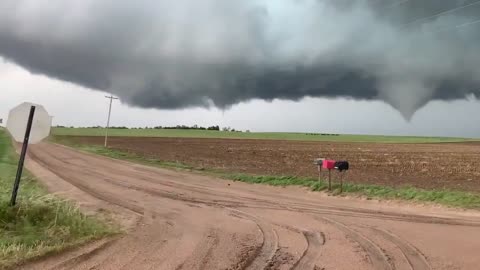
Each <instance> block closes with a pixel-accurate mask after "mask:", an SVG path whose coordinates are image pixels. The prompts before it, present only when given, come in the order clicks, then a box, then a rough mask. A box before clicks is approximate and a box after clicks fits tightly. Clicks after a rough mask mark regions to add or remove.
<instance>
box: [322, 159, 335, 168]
mask: <svg viewBox="0 0 480 270" xmlns="http://www.w3.org/2000/svg"><path fill="white" fill-rule="evenodd" d="M322 166H323V168H324V169H329V170H331V169H334V168H335V160H329V159H326V160H324V161H323V164H322Z"/></svg>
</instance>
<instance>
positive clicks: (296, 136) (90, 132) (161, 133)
mask: <svg viewBox="0 0 480 270" xmlns="http://www.w3.org/2000/svg"><path fill="white" fill-rule="evenodd" d="M52 134H53V135H67V136H104V135H105V130H104V129H101V128H54V129H53V132H52ZM109 135H110V136H124V137H178V138H226V139H270V140H299V141H331V142H378V143H441V142H463V141H470V140H472V139H467V138H449V137H418V136H381V135H338V136H332V135H308V134H307V133H286V132H226V131H208V130H182V129H110V130H109Z"/></svg>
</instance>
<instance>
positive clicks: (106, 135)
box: [105, 95, 118, 148]
mask: <svg viewBox="0 0 480 270" xmlns="http://www.w3.org/2000/svg"><path fill="white" fill-rule="evenodd" d="M105 98H108V99H110V106H109V107H108V119H107V127H106V128H105V148H106V147H108V129H109V128H110V115H111V114H112V103H113V100H114V99H118V98H117V97H114V96H112V95H110V96H105Z"/></svg>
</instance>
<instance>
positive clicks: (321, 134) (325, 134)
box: [305, 133, 340, 136]
mask: <svg viewBox="0 0 480 270" xmlns="http://www.w3.org/2000/svg"><path fill="white" fill-rule="evenodd" d="M305 135H311V136H340V134H330V133H305Z"/></svg>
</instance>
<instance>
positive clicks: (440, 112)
mask: <svg viewBox="0 0 480 270" xmlns="http://www.w3.org/2000/svg"><path fill="white" fill-rule="evenodd" d="M0 82H1V85H2V90H1V93H2V97H1V98H0V118H4V119H5V118H6V117H7V114H8V110H9V109H10V108H12V107H14V106H16V105H17V104H20V103H21V102H24V101H31V102H36V103H40V104H43V105H44V106H45V107H46V108H47V110H48V111H49V113H50V114H52V115H54V116H55V118H54V124H61V125H75V126H93V125H105V122H106V116H107V109H108V100H107V99H106V98H104V95H105V94H104V93H103V92H99V91H93V90H89V89H86V88H83V87H80V86H76V85H74V84H71V83H65V82H62V81H59V80H55V79H50V78H48V77H46V76H42V75H33V74H31V73H29V72H28V71H26V70H25V69H23V68H21V67H19V66H17V65H15V64H12V63H6V62H4V61H1V62H0ZM478 115H480V102H478V101H474V100H470V101H455V102H438V101H437V102H432V103H430V104H428V105H427V106H426V107H424V108H422V109H420V110H419V111H418V112H417V113H416V114H415V115H414V117H413V118H412V120H411V122H407V121H405V120H404V119H403V117H401V115H400V113H399V112H398V111H396V110H394V109H393V108H392V107H391V106H390V105H387V104H385V103H383V102H380V101H371V102H369V101H351V100H350V101H347V100H327V99H316V98H307V99H305V100H302V101H299V102H293V101H273V102H265V101H259V100H256V101H251V102H248V103H242V104H239V105H235V106H233V107H232V108H231V109H229V110H226V111H225V112H222V111H221V110H218V109H210V110H209V109H185V110H158V109H141V108H133V107H130V106H128V105H125V104H121V103H120V102H117V103H115V104H114V108H113V118H112V124H113V125H127V126H147V125H148V126H153V125H164V126H166V125H177V124H186V125H193V124H198V125H216V124H218V125H221V126H231V127H234V128H240V129H243V130H246V129H250V130H252V131H298V132H304V131H305V132H307V131H309V132H338V133H359V134H403V135H443V136H468V137H480V125H479V124H478V121H477V120H476V119H475V117H476V116H478Z"/></svg>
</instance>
